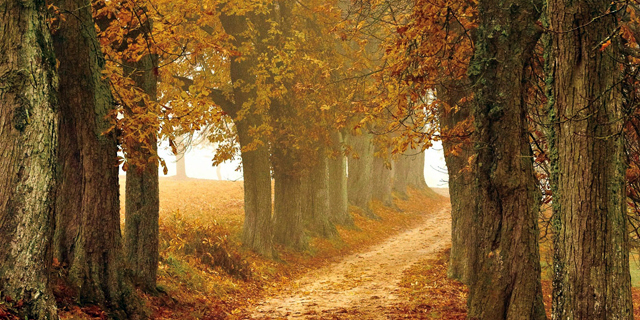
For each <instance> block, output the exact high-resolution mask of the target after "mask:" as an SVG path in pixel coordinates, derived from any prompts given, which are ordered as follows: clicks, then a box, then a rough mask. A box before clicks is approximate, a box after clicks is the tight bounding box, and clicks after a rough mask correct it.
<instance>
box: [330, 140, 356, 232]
mask: <svg viewBox="0 0 640 320" xmlns="http://www.w3.org/2000/svg"><path fill="white" fill-rule="evenodd" d="M331 139H332V142H333V145H334V146H335V147H336V148H340V151H339V152H338V153H337V155H336V157H335V159H331V158H330V159H329V204H330V205H331V219H330V220H331V221H332V222H333V223H335V224H339V225H343V226H353V217H351V214H349V196H348V194H347V158H346V157H345V156H344V154H343V153H342V152H343V150H342V143H343V138H342V133H340V131H337V130H336V131H334V132H333V133H332V134H331Z"/></svg>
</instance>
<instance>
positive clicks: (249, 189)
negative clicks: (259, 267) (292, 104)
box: [217, 12, 273, 256]
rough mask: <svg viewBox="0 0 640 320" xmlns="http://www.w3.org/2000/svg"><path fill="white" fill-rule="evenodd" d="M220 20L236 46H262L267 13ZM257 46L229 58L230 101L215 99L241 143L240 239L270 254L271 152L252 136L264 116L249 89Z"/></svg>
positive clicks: (226, 15) (229, 15)
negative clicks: (233, 125) (241, 229)
mask: <svg viewBox="0 0 640 320" xmlns="http://www.w3.org/2000/svg"><path fill="white" fill-rule="evenodd" d="M220 21H221V23H222V26H223V28H224V30H225V32H226V33H227V34H229V35H231V36H233V41H232V44H233V46H234V47H235V48H237V49H240V48H244V49H246V48H247V47H252V48H253V46H254V45H256V46H259V47H260V46H262V45H263V43H262V38H263V37H265V33H266V32H267V31H268V30H269V29H270V28H269V27H266V26H265V23H266V22H267V16H266V14H265V13H264V12H249V13H246V14H239V13H233V12H228V13H222V14H221V16H220ZM254 25H259V26H260V27H259V28H257V30H258V31H259V32H258V34H257V35H256V34H253V33H252V30H253V31H255V29H252V27H253V26H254ZM260 49H262V48H258V49H255V50H254V51H250V52H246V53H244V54H243V55H242V56H236V57H232V58H231V61H230V67H229V74H230V79H231V82H232V83H234V86H233V89H232V92H233V102H231V101H229V100H228V99H225V98H220V99H218V101H217V102H219V104H220V106H221V107H222V108H223V109H224V110H225V111H226V112H227V113H228V114H229V115H231V116H232V117H234V122H235V125H236V130H237V133H238V141H239V142H240V145H241V146H242V150H241V157H242V169H243V173H244V211H245V219H244V226H243V231H242V242H243V243H244V245H246V246H247V247H249V248H251V249H252V250H254V251H256V252H258V253H260V254H263V255H265V256H272V255H273V243H272V242H273V239H272V238H273V237H272V228H273V226H272V222H271V213H272V202H271V190H272V189H271V163H270V161H269V157H270V153H269V148H268V146H267V145H266V144H265V143H264V141H259V140H258V139H257V137H256V135H255V129H256V128H257V127H260V126H261V125H263V123H264V119H263V115H262V114H261V113H260V111H259V108H258V106H256V104H257V101H256V96H255V94H256V92H255V90H252V89H251V88H252V86H253V85H254V84H255V81H256V80H255V74H254V73H253V72H254V71H255V70H254V67H255V63H256V61H257V59H258V52H259V51H260Z"/></svg>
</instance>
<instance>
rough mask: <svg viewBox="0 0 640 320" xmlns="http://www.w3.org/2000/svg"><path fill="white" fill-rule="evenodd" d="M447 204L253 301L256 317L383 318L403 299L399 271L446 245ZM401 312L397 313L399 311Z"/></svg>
mask: <svg viewBox="0 0 640 320" xmlns="http://www.w3.org/2000/svg"><path fill="white" fill-rule="evenodd" d="M450 229H451V217H450V214H449V209H448V208H447V207H445V208H442V209H439V210H438V211H436V212H428V213H426V214H425V217H424V221H423V222H422V223H420V225H418V226H417V227H414V228H412V229H410V230H407V231H404V232H402V233H400V234H399V235H396V236H393V237H391V238H390V239H388V240H386V241H384V242H383V243H381V244H379V245H376V246H374V247H372V248H371V250H367V251H364V252H359V253H355V254H352V255H349V256H347V257H344V258H343V259H341V260H340V261H339V262H336V263H332V264H330V265H328V266H325V267H322V268H320V269H318V270H313V271H311V272H309V273H307V274H306V275H304V276H302V277H301V278H300V279H298V280H296V281H294V282H293V283H292V284H291V285H290V286H289V287H288V288H286V289H285V290H283V291H281V292H278V293H277V294H276V295H275V296H270V297H268V298H266V299H265V300H262V301H260V302H258V303H256V306H257V307H254V308H253V312H252V314H251V316H252V317H253V318H256V319H283V318H289V319H301V318H302V319H309V318H310V319H335V318H339V319H351V318H353V319H388V318H391V317H395V316H399V314H398V312H399V310H397V309H396V308H394V307H395V306H396V305H397V304H398V303H399V302H401V301H404V299H401V298H403V297H402V292H401V291H402V288H401V287H400V284H401V281H402V278H403V272H404V271H405V270H407V269H409V268H410V267H411V266H412V265H414V264H415V263H417V262H419V261H421V260H423V259H429V258H431V259H433V258H435V257H436V256H437V254H438V253H439V252H440V251H442V250H444V249H445V248H446V247H447V246H450ZM400 312H401V311H400Z"/></svg>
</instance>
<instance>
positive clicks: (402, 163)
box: [393, 154, 409, 200]
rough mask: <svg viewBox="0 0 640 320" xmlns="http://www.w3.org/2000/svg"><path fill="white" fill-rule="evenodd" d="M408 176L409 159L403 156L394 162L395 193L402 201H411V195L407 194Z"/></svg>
mask: <svg viewBox="0 0 640 320" xmlns="http://www.w3.org/2000/svg"><path fill="white" fill-rule="evenodd" d="M408 176H409V159H408V158H407V157H406V156H405V155H404V154H401V155H399V156H398V157H397V158H396V159H395V160H394V161H393V191H394V192H395V193H396V195H397V196H398V197H399V198H400V199H402V200H407V199H409V194H407V185H408V181H407V177H408Z"/></svg>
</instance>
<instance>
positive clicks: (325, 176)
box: [302, 148, 338, 238]
mask: <svg viewBox="0 0 640 320" xmlns="http://www.w3.org/2000/svg"><path fill="white" fill-rule="evenodd" d="M316 152H317V154H316V157H315V159H314V160H313V162H314V163H313V165H312V166H311V169H310V170H309V174H308V175H307V176H306V178H305V179H304V180H303V186H302V189H303V190H304V191H303V192H306V194H305V197H304V198H303V203H302V208H303V211H302V217H303V220H304V221H305V224H306V227H307V229H308V230H310V231H311V232H312V233H313V234H315V235H318V236H321V237H324V238H335V237H337V236H338V231H337V230H336V227H335V225H334V224H333V223H332V222H331V221H330V219H331V213H330V210H331V205H330V203H329V167H328V164H329V163H328V161H329V158H328V157H327V154H326V152H325V151H324V148H320V149H319V150H317V151H316Z"/></svg>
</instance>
